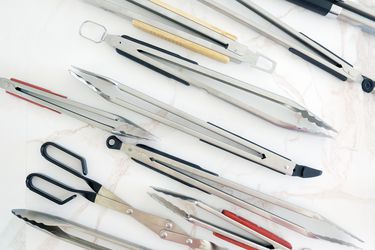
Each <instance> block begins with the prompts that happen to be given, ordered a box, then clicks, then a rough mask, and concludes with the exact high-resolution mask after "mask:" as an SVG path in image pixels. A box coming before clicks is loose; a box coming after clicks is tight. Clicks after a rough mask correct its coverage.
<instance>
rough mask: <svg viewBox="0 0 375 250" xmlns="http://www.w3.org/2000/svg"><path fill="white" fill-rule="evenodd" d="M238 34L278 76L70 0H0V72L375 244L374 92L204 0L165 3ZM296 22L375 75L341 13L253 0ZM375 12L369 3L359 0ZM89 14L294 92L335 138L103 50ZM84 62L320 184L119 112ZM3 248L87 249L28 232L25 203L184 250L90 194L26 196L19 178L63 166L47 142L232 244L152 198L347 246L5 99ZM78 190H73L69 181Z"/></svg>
mask: <svg viewBox="0 0 375 250" xmlns="http://www.w3.org/2000/svg"><path fill="white" fill-rule="evenodd" d="M166 2H168V3H171V4H172V5H174V6H176V7H179V8H181V9H183V10H186V11H187V12H189V13H191V14H194V15H196V16H198V17H200V18H202V19H204V20H207V21H209V22H211V23H214V24H215V25H216V26H219V27H222V28H223V29H225V30H228V31H230V32H231V33H233V34H237V35H238V37H239V41H240V42H242V43H244V44H246V45H248V46H249V47H250V48H253V49H254V50H258V51H261V52H262V53H264V54H266V55H267V56H269V57H272V58H273V59H274V60H276V61H277V62H278V65H277V69H276V72H275V73H274V74H272V75H268V74H265V73H263V72H260V71H257V70H255V69H252V68H250V67H249V66H248V65H243V64H241V65H238V64H234V63H231V64H229V65H222V64H220V63H217V62H215V61H212V60H210V59H207V58H204V57H203V56H200V55H197V54H195V53H193V52H191V51H188V50H185V49H183V48H180V47H178V46H176V45H173V44H170V43H168V42H166V41H163V40H161V39H158V38H154V37H153V36H151V35H149V34H146V33H144V32H142V31H140V30H137V29H136V28H134V27H132V25H131V23H130V22H129V21H127V20H125V19H122V18H120V17H117V16H115V15H113V14H111V13H108V12H105V11H102V10H100V9H98V8H95V7H93V6H89V5H87V4H85V3H83V2H82V1H76V0H38V1H28V0H17V1H12V0H2V1H1V2H0V9H1V10H2V14H1V15H0V30H1V33H2V35H1V36H0V55H1V58H0V72H1V76H2V77H7V78H10V77H15V78H18V79H21V80H24V81H28V82H31V83H34V84H38V85H40V86H42V87H45V88H48V89H50V90H52V91H54V92H57V93H61V94H63V95H66V96H68V97H69V98H71V99H73V100H76V101H80V102H83V103H86V104H89V105H92V106H95V107H101V108H102V109H106V110H109V111H112V112H116V113H119V114H121V115H124V116H126V117H128V118H130V119H132V120H133V121H135V122H138V123H139V124H141V125H142V126H145V127H146V128H147V129H149V130H150V131H151V132H152V133H153V134H155V135H157V137H158V141H157V142H154V146H156V147H158V148H159V149H161V150H163V151H167V152H169V153H171V154H173V155H176V156H179V157H183V158H184V159H186V160H189V161H192V162H194V163H197V164H200V165H203V166H207V168H208V169H209V170H211V171H215V172H217V173H218V174H220V175H221V176H223V177H225V178H227V179H230V180H233V181H236V182H238V183H241V184H244V185H246V186H249V187H251V188H255V189H257V190H259V191H262V192H264V193H267V194H270V195H273V196H275V197H278V198H280V199H283V200H287V201H289V202H292V203H294V204H298V205H300V206H302V207H306V208H309V209H311V210H313V211H316V212H319V213H320V214H322V215H324V216H325V217H327V218H329V219H330V220H332V221H334V222H335V223H337V224H339V225H340V226H342V227H343V228H345V229H347V230H348V231H350V232H352V233H353V234H355V235H357V236H358V237H360V238H362V239H363V240H364V241H365V243H364V244H358V245H359V246H361V247H362V248H363V249H366V250H373V249H375V237H374V235H375V213H374V211H375V182H374V179H375V166H374V162H375V137H374V135H373V132H374V131H375V122H374V118H373V117H374V116H375V97H374V94H364V93H363V92H362V90H361V88H360V86H359V84H357V83H344V82H340V81H338V80H337V79H335V78H333V77H331V76H330V75H328V74H326V73H324V72H323V71H321V70H319V69H317V68H316V67H314V66H312V65H310V64H308V63H305V62H303V61H302V60H300V59H299V58H297V57H295V56H293V55H292V54H290V53H288V52H287V51H286V50H285V49H283V48H282V47H280V46H278V45H276V44H275V43H274V42H272V41H270V40H268V39H266V38H264V37H262V36H260V35H259V34H257V33H255V32H253V31H251V30H249V29H247V28H246V27H243V26H241V25H238V24H236V23H235V22H234V21H232V20H230V19H228V18H226V17H224V16H222V15H220V14H218V13H216V12H214V11H212V10H210V9H209V8H207V7H205V6H203V5H201V4H200V3H198V1H191V0H190V1H189V0H184V1H177V0H168V1H166ZM256 2H257V3H259V4H262V5H263V6H264V7H265V8H267V9H268V10H269V11H270V12H272V13H273V14H275V15H276V16H278V17H280V18H281V19H282V20H283V21H285V22H287V23H288V24H289V25H291V26H293V27H295V28H296V29H298V30H300V31H302V32H304V33H305V34H308V35H309V36H311V37H314V38H316V40H318V41H319V42H320V43H322V44H324V45H326V46H327V47H328V48H330V49H331V50H333V51H334V52H335V53H337V54H339V55H340V56H342V57H344V58H345V59H347V60H348V61H350V62H352V63H353V64H354V65H355V66H356V67H357V68H358V69H361V70H362V71H363V72H364V73H365V74H368V75H374V72H373V70H374V68H375V59H374V58H375V37H374V36H371V35H368V34H366V33H363V32H362V31H360V30H359V29H358V28H355V27H352V26H349V25H347V24H345V23H343V22H339V21H337V20H334V19H329V18H323V17H321V16H318V15H316V14H314V13H311V12H309V11H306V10H303V9H301V8H299V7H296V6H293V5H291V4H289V3H288V2H286V1H283V0H267V1H262V0H257V1H256ZM361 2H363V3H364V4H367V5H369V6H373V7H374V8H375V1H374V0H362V1H361ZM85 20H93V21H96V22H99V23H101V24H103V25H105V26H106V27H107V28H108V30H109V32H110V33H114V34H123V33H126V34H128V35H131V36H134V37H137V38H140V39H142V40H145V41H149V42H152V43H155V44H157V45H159V46H162V47H167V48H169V49H170V50H171V51H175V52H178V53H179V54H181V55H183V56H186V57H189V58H191V59H194V60H196V61H199V62H200V63H201V64H202V65H205V66H207V67H210V68H212V69H215V70H219V71H221V72H224V73H226V74H228V75H231V76H234V77H236V78H239V79H241V80H244V81H247V82H249V83H252V84H254V85H257V86H260V87H263V88H266V89H268V90H272V91H274V92H275V93H278V94H280V95H284V96H287V97H289V98H291V99H293V100H295V101H297V102H298V103H300V104H302V105H304V106H305V107H307V108H308V109H309V110H311V111H312V112H313V113H315V114H317V115H318V116H320V117H321V118H323V119H324V120H325V121H327V122H328V123H330V124H331V125H333V126H334V127H335V128H336V129H337V130H338V134H337V136H336V137H334V138H333V139H329V138H324V137H318V136H314V135H308V134H302V133H298V132H294V131H287V130H285V129H281V128H278V127H275V126H273V125H270V124H268V123H266V122H264V121H262V120H260V119H258V118H256V117H254V116H252V115H250V114H248V113H246V112H244V111H241V110H239V109H237V108H235V107H234V106H232V105H229V104H227V103H224V102H222V101H220V100H218V99H217V98H214V97H212V96H210V95H209V94H207V93H206V92H204V91H202V90H200V89H197V88H194V87H186V86H183V85H181V84H179V83H176V82H175V81H173V80H170V79H167V78H165V77H163V76H161V75H158V74H157V73H155V72H151V71H150V70H147V69H145V68H143V67H142V66H140V65H137V64H135V63H134V62H131V61H129V60H126V59H123V58H122V57H120V56H117V55H116V54H115V53H114V51H113V49H111V48H109V47H108V46H106V45H104V44H94V43H91V42H89V41H87V40H85V39H83V38H81V37H80V36H79V35H78V29H79V26H80V24H81V23H82V22H83V21H85ZM70 65H76V66H79V67H82V68H85V69H88V70H91V71H94V72H97V73H99V74H102V75H106V76H109V77H111V78H113V79H116V80H118V81H120V82H122V83H126V84H127V85H129V86H131V87H133V88H136V89H138V90H140V91H142V92H144V93H146V94H149V95H152V96H153V97H155V98H157V99H159V100H161V101H163V102H165V103H168V104H170V105H173V106H174V107H176V108H180V109H183V110H184V111H186V112H188V113H190V114H192V115H195V116H197V117H199V118H204V119H206V120H208V121H212V122H215V123H216V124H220V125H221V126H223V127H225V128H227V129H230V130H231V131H234V132H235V133H237V134H241V135H242V136H243V137H245V138H248V139H250V140H252V141H255V142H257V143H259V144H261V145H264V146H265V147H267V148H269V149H271V150H274V151H276V152H278V153H280V154H283V155H286V156H289V157H291V158H293V159H294V160H295V161H296V162H299V163H303V164H305V165H308V166H313V167H315V168H318V169H321V170H323V175H322V176H320V177H318V178H313V179H302V178H296V177H288V176H282V175H279V174H277V173H274V172H272V171H268V170H266V169H264V168H262V167H259V166H257V165H255V164H252V163H249V162H247V161H245V160H242V159H239V158H236V157H234V156H232V155H229V154H226V153H223V152H221V151H220V150H216V149H213V148H211V147H209V146H207V145H203V144H201V143H200V142H198V141H196V140H194V138H192V137H190V136H187V135H185V134H182V133H180V132H178V131H176V130H173V129H171V128H167V127H164V126H162V125H160V124H157V123H155V122H152V121H150V120H145V119H143V120H142V119H141V118H139V117H136V116H134V114H132V113H130V112H127V111H124V110H121V109H120V108H118V107H115V106H113V105H111V104H109V103H107V102H105V100H103V99H101V98H100V97H98V96H96V94H95V93H93V92H92V91H89V90H88V89H87V87H85V86H84V85H83V84H81V83H80V82H78V81H77V80H76V79H74V78H72V77H71V76H70V74H69V73H68V69H69V66H70ZM0 115H1V123H0V128H1V130H0V131H1V132H0V135H1V136H0V138H1V140H0V149H1V151H2V153H1V158H2V162H1V169H2V173H1V181H0V190H1V191H0V193H1V196H2V201H1V202H0V215H1V220H0V249H8V250H13V249H28V250H34V249H38V250H42V249H53V250H58V249H79V248H76V247H73V246H72V245H70V244H68V243H64V242H62V241H59V240H56V239H55V238H52V237H51V236H49V235H47V234H44V233H42V232H40V231H38V230H35V229H33V228H31V227H29V226H26V224H24V223H23V222H22V221H20V220H18V219H17V218H16V217H15V216H13V215H11V212H10V211H11V209H14V208H28V209H33V210H39V211H42V212H47V213H51V214H55V215H58V216H60V217H64V218H67V219H71V220H74V221H77V222H79V223H81V224H84V225H87V226H90V227H93V228H97V229H99V230H102V231H105V232H107V233H110V234H113V235H115V236H117V237H121V238H124V239H127V240H132V241H134V242H136V243H139V244H142V245H145V246H147V247H151V248H153V249H157V250H169V249H186V247H183V246H180V245H177V244H174V243H171V242H167V241H163V240H160V239H159V238H158V236H157V235H155V234H153V233H151V232H150V231H148V230H147V229H145V228H144V227H143V226H142V225H140V224H139V223H137V222H136V221H134V220H133V219H131V218H129V217H127V216H122V215H119V214H117V213H115V212H113V211H110V210H108V209H103V208H101V207H99V206H97V205H95V204H89V203H88V202H87V201H86V200H84V199H83V198H77V199H74V200H73V201H72V202H70V203H69V204H66V205H64V206H58V205H55V204H52V203H51V202H49V201H47V200H45V199H43V198H41V197H40V196H37V195H35V194H34V193H31V192H30V191H29V190H28V189H27V188H26V186H25V177H26V176H27V175H28V174H29V173H31V172H40V173H48V174H51V175H52V176H54V177H56V178H65V177H66V174H65V173H62V171H59V170H57V169H55V168H53V167H52V164H51V163H49V162H47V161H46V160H44V159H43V158H42V157H41V155H40V151H39V150H40V146H41V144H42V143H43V142H46V141H53V142H56V143H59V144H61V145H63V146H65V147H67V148H69V149H71V150H73V151H74V152H76V153H78V154H80V155H82V156H84V157H85V158H86V160H87V163H88V169H89V177H90V178H92V179H95V180H97V181H99V182H100V183H102V184H103V185H104V186H106V187H107V188H108V189H110V190H111V191H113V192H115V193H116V194H117V195H118V196H120V197H121V198H123V199H124V200H125V201H127V202H128V203H130V204H132V205H133V206H135V207H137V208H140V209H142V210H145V211H147V212H151V213H155V214H157V215H161V216H164V217H167V218H170V219H172V220H174V221H176V222H177V223H178V224H179V225H180V226H181V227H183V228H184V229H185V230H186V232H189V233H191V234H192V235H194V236H196V237H199V238H205V239H208V240H212V241H214V242H216V243H217V244H219V245H221V246H225V247H228V248H229V249H237V248H235V247H233V246H232V245H229V244H226V243H225V242H223V241H221V240H219V239H217V238H215V237H214V236H212V235H211V234H210V233H209V232H208V231H206V230H203V229H200V228H197V227H194V226H192V225H191V224H189V223H187V222H185V221H184V220H183V219H182V218H180V217H178V216H177V215H175V214H173V213H171V212H170V211H167V210H166V209H164V208H163V207H162V206H161V205H160V204H158V203H156V202H155V201H154V200H153V199H152V198H150V197H149V196H148V195H147V192H148V191H150V188H149V186H159V187H165V188H168V189H172V190H175V191H178V192H182V193H186V194H189V195H192V196H194V197H196V198H200V199H205V200H206V201H209V202H210V203H211V204H212V205H216V206H218V207H227V208H232V209H235V211H236V212H237V213H239V214H240V215H243V216H247V217H248V218H250V219H252V220H254V221H256V222H257V223H259V224H260V225H262V226H264V227H266V228H268V229H270V230H272V231H273V232H275V233H277V234H279V235H280V236H282V237H284V238H286V239H288V240H289V241H290V242H292V244H293V246H294V248H293V249H301V248H310V249H314V250H315V249H319V250H321V249H329V250H336V249H337V250H339V249H340V250H342V249H350V248H346V247H343V246H340V245H337V244H332V243H329V242H325V241H322V240H316V239H310V238H306V237H304V236H301V235H297V234H296V233H294V232H292V231H289V230H286V229H285V228H283V227H281V226H277V225H275V224H273V223H270V222H268V221H266V220H263V219H261V218H257V216H255V215H253V214H250V213H248V212H247V211H245V210H243V209H240V208H237V207H233V206H231V205H229V204H227V203H225V202H223V201H221V200H219V199H216V198H212V197H209V199H208V197H207V196H206V195H204V194H202V193H199V192H198V191H194V190H191V189H189V188H187V187H185V186H183V185H181V184H179V183H177V182H175V181H172V180H170V179H168V178H166V177H163V176H161V175H159V174H157V173H154V172H152V171H150V170H148V169H145V168H144V167H141V166H140V165H138V164H136V163H135V162H133V161H131V160H130V159H129V158H128V157H127V156H126V155H125V154H122V153H121V152H116V151H111V150H108V149H107V148H106V146H105V139H106V137H107V136H108V133H106V132H104V131H102V130H99V129H97V128H93V127H90V126H88V125H87V124H85V123H82V122H80V121H78V120H75V119H73V118H71V117H68V116H66V115H58V114H56V113H54V112H49V111H47V110H45V109H42V108H39V107H37V106H34V105H31V104H29V103H26V102H24V101H22V100H19V99H16V98H14V97H12V96H10V95H7V94H5V93H3V92H2V93H0ZM69 183H72V184H75V182H74V181H73V180H71V182H69Z"/></svg>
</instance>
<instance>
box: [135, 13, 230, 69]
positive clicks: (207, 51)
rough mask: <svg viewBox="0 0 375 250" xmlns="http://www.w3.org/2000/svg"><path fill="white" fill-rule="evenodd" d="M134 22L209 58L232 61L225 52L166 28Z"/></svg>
mask: <svg viewBox="0 0 375 250" xmlns="http://www.w3.org/2000/svg"><path fill="white" fill-rule="evenodd" d="M132 23H133V25H134V27H137V28H139V29H141V30H144V31H146V32H148V33H151V34H153V35H155V36H158V37H161V38H163V39H165V40H167V41H170V42H173V43H176V44H178V45H180V46H182V47H184V48H187V49H190V50H192V51H195V52H197V53H199V54H202V55H205V56H207V57H209V58H212V59H215V60H217V61H219V62H223V63H228V62H229V61H230V58H229V57H228V56H226V55H223V54H221V53H219V52H216V51H214V50H212V49H208V48H206V47H204V46H202V45H199V44H196V43H194V42H191V41H189V40H186V39H184V38H181V37H179V36H176V35H173V34H171V33H168V32H166V31H164V30H161V29H158V28H156V27H154V26H152V25H149V24H147V23H144V22H142V21H139V20H133V22H132Z"/></svg>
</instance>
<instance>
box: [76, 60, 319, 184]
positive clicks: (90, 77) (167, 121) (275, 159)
mask: <svg viewBox="0 0 375 250" xmlns="http://www.w3.org/2000/svg"><path fill="white" fill-rule="evenodd" d="M71 74H72V75H73V76H75V77H76V78H77V79H79V80H80V81H81V82H83V83H84V84H86V85H87V86H89V87H90V88H91V89H92V90H94V91H95V92H96V93H97V94H98V95H100V96H101V97H103V98H104V99H105V100H107V101H109V102H112V103H114V104H116V105H119V106H121V107H123V108H126V109H128V110H131V111H133V112H135V113H138V114H140V115H142V116H145V117H148V118H151V119H153V120H155V121H158V122H160V123H162V124H164V125H167V126H170V127H172V128H175V129H178V130H180V131H182V132H185V133H187V134H189V135H191V136H194V137H196V138H198V139H199V140H200V141H202V142H205V143H207V144H209V145H211V146H214V147H216V148H219V149H222V150H224V151H227V152H229V153H232V154H234V155H236V156H240V157H242V158H244V159H247V160H249V161H252V162H254V163H257V164H259V165H261V166H264V167H267V168H269V169H272V170H274V171H276V172H279V173H282V174H285V175H290V176H299V177H303V178H309V177H316V176H319V175H321V174H322V172H321V171H320V170H317V169H313V168H310V167H306V166H302V165H298V164H296V163H294V162H293V161H292V160H290V159H288V158H285V157H284V156H281V155H279V154H277V153H275V152H272V151H271V150H268V149H266V148H264V147H261V146H259V145H258V144H256V143H254V142H251V141H249V140H246V139H244V138H243V137H241V136H239V135H236V134H234V133H232V132H230V131H228V130H226V129H223V128H221V127H220V126H218V125H215V124H214V123H211V122H209V121H204V120H200V119H198V118H196V117H194V116H192V115H190V114H187V113H185V112H183V111H181V110H179V109H176V108H174V107H172V106H170V105H168V104H165V103H162V102H160V101H158V100H156V99H154V98H152V97H150V96H148V95H145V94H143V93H141V92H139V91H137V90H135V89H132V88H130V87H127V86H125V85H123V84H121V83H119V82H117V81H115V80H112V79H110V78H108V77H105V76H101V75H98V74H95V73H93V72H89V71H86V70H82V69H79V68H77V67H74V68H72V69H71Z"/></svg>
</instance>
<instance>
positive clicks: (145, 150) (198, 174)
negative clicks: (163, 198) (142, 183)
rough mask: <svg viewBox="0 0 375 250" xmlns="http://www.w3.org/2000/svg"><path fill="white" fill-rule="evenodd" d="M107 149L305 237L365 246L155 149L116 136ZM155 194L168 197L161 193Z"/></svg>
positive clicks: (305, 213)
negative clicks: (119, 151)
mask: <svg viewBox="0 0 375 250" xmlns="http://www.w3.org/2000/svg"><path fill="white" fill-rule="evenodd" d="M107 147H108V148H110V149H114V150H121V151H123V152H124V153H126V154H127V155H128V156H129V157H130V158H131V159H132V160H134V161H135V162H137V163H139V164H141V165H142V166H145V167H148V168H150V169H152V170H154V171H156V172H157V173H161V174H163V175H165V176H167V177H170V178H172V179H174V180H176V181H179V182H181V183H182V184H184V185H187V186H188V187H191V188H195V189H198V190H201V191H203V192H205V193H207V194H211V195H215V196H217V197H220V198H222V199H224V200H226V201H228V202H230V203H232V204H234V205H237V206H239V207H242V208H244V209H246V210H248V211H250V212H252V213H254V214H256V215H259V216H261V217H263V218H266V219H268V220H270V221H272V222H274V223H277V224H279V225H281V226H284V227H286V228H288V229H290V230H293V231H295V232H297V233H300V234H302V235H304V236H307V237H310V238H314V239H323V240H327V241H329V242H333V243H338V244H341V245H345V246H351V247H356V248H358V247H357V246H355V245H354V244H352V243H351V242H350V241H349V240H347V239H346V238H348V236H349V237H351V238H354V239H356V240H358V241H360V242H363V241H362V240H361V239H359V238H358V237H356V236H354V235H353V234H351V233H349V232H348V231H346V230H345V229H343V228H341V227H339V226H338V225H336V224H335V223H333V222H332V221H330V220H328V219H327V218H325V217H323V216H322V215H320V214H318V213H316V212H313V211H311V210H309V209H306V208H302V207H300V206H297V205H294V204H292V203H289V202H287V201H283V200H280V199H277V198H275V197H273V196H270V195H267V194H264V193H262V192H259V191H257V190H254V189H251V188H249V187H246V186H243V185H240V184H238V183H235V182H232V181H230V180H227V179H225V178H223V177H220V176H219V175H218V174H216V173H214V172H211V171H209V170H207V169H205V168H203V167H201V166H199V165H197V164H194V163H191V162H188V161H186V160H182V159H179V158H177V157H175V156H172V155H169V154H167V153H165V152H162V151H159V150H157V149H155V148H152V147H149V146H146V145H144V144H137V145H134V144H128V143H122V142H121V141H120V140H119V139H118V138H116V136H111V137H109V138H108V139H107ZM156 191H160V192H162V193H167V194H168V192H166V191H165V190H162V189H156ZM169 194H170V193H169Z"/></svg>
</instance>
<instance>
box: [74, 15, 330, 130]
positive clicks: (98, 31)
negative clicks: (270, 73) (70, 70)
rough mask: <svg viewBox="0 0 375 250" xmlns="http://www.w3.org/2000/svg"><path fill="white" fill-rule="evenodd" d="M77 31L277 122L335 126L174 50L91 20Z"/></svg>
mask: <svg viewBox="0 0 375 250" xmlns="http://www.w3.org/2000/svg"><path fill="white" fill-rule="evenodd" d="M80 34H81V35H82V36H83V37H85V38H88V39H90V40H92V39H94V35H95V37H99V38H97V40H96V41H98V42H99V41H105V42H107V43H108V44H109V45H111V46H112V47H114V48H115V49H116V52H117V53H119V54H120V55H122V56H124V57H127V58H129V59H130V60H133V61H135V62H137V63H140V64H142V65H143V66H145V67H148V68H150V69H151V70H154V71H156V72H158V73H160V74H163V75H164V76H166V77H169V78H172V79H174V80H176V81H178V82H181V83H183V84H185V85H187V86H189V85H193V86H196V87H198V88H202V89H204V90H206V91H207V92H208V93H210V94H211V95H213V96H215V97H218V98H220V99H222V100H224V101H226V102H228V103H231V104H233V105H234V106H236V107H239V108H241V109H243V110H245V111H247V112H249V113H251V114H253V115H255V116H257V117H259V118H261V119H263V120H265V121H268V122H270V123H272V124H275V125H277V126H280V127H283V128H287V129H292V130H297V131H303V132H309V133H313V134H320V135H328V136H331V135H333V134H334V133H335V132H336V130H335V129H334V128H332V127H331V126H330V125H328V124H327V123H325V122H324V121H323V120H321V119H320V118H318V117H317V116H316V115H314V114H313V113H311V112H310V111H308V110H307V109H306V108H304V107H303V106H301V105H299V104H298V103H296V102H294V101H292V100H291V99H288V98H286V97H283V96H280V95H277V94H274V93H272V92H270V91H267V90H264V89H261V88H258V87H256V86H254V85H251V84H249V83H246V82H242V81H240V80H238V79H235V78H232V77H230V76H227V75H224V74H222V73H220V72H217V71H214V70H211V69H209V68H206V67H203V66H201V65H199V64H198V63H197V62H194V61H191V60H189V59H187V58H184V57H182V56H180V55H178V54H175V53H172V52H170V51H168V50H165V49H162V48H160V47H156V46H154V45H151V44H149V43H146V42H144V41H140V40H137V39H135V38H132V37H129V36H126V35H123V36H117V35H110V34H107V31H106V28H105V27H103V26H101V25H100V24H97V23H94V22H92V21H86V22H84V23H83V24H82V25H81V28H80Z"/></svg>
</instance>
